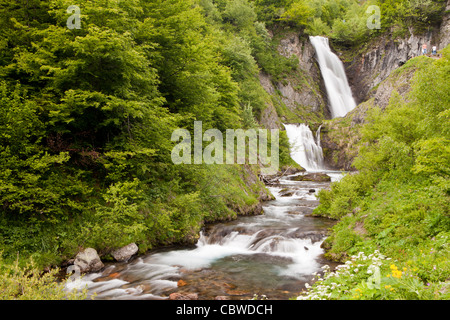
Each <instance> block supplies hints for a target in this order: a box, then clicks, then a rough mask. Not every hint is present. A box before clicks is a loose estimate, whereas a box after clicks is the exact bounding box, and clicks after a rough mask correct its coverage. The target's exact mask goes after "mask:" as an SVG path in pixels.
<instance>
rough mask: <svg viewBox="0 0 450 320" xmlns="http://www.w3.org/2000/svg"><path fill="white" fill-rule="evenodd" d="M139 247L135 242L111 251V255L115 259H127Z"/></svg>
mask: <svg viewBox="0 0 450 320" xmlns="http://www.w3.org/2000/svg"><path fill="white" fill-rule="evenodd" d="M138 250H139V248H138V246H137V245H136V244H135V243H130V244H129V245H127V246H125V247H122V248H120V249H117V250H116V251H114V252H113V253H112V256H113V257H114V259H115V260H116V261H128V260H129V259H130V258H131V257H132V256H133V255H135V254H136V253H137V252H138Z"/></svg>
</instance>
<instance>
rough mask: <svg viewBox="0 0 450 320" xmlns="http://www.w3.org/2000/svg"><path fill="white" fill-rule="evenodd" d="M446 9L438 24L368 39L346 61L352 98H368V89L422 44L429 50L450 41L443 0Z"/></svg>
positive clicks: (449, 17) (419, 51)
mask: <svg viewBox="0 0 450 320" xmlns="http://www.w3.org/2000/svg"><path fill="white" fill-rule="evenodd" d="M446 10H447V13H446V15H445V16H444V19H443V21H442V23H441V25H440V26H436V27H435V28H430V29H429V31H428V32H426V33H424V34H420V35H415V34H412V32H410V34H409V36H407V37H404V38H397V39H393V38H392V36H390V35H385V36H383V37H381V38H378V39H376V40H374V41H372V42H371V43H370V44H369V46H368V48H367V50H365V51H364V53H363V54H362V55H359V56H358V57H356V58H355V59H353V60H352V61H351V62H346V63H345V65H346V68H347V75H348V79H349V82H350V86H351V87H352V90H353V94H354V96H355V99H356V100H357V101H356V102H357V103H358V104H359V103H362V102H364V101H366V100H368V99H369V98H371V93H373V92H371V90H372V89H373V88H375V87H376V86H377V85H379V84H380V83H381V82H382V81H384V80H385V79H387V77H388V76H389V75H390V74H391V73H392V72H393V71H394V70H396V69H397V68H399V67H400V66H402V65H403V64H405V63H406V62H407V61H408V60H409V59H411V58H414V57H417V56H419V55H421V54H422V45H423V44H426V45H427V46H428V52H431V48H432V46H437V49H438V50H441V49H443V48H445V47H446V46H447V45H448V44H449V43H450V13H449V10H450V1H448V3H447V9H446Z"/></svg>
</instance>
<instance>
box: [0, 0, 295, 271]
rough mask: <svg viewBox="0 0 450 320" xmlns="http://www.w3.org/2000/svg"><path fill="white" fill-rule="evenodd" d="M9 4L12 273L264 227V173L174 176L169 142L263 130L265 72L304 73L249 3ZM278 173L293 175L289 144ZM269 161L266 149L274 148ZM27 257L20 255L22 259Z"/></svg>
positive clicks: (5, 157) (4, 29) (5, 120)
mask: <svg viewBox="0 0 450 320" xmlns="http://www.w3.org/2000/svg"><path fill="white" fill-rule="evenodd" d="M72 4H73V3H72V2H71V1H65V0H52V1H38V0H32V1H22V2H21V3H20V4H19V3H17V2H16V1H9V0H2V1H0V12H1V14H0V16H1V17H0V25H1V31H0V32H1V39H0V47H1V53H0V141H1V143H0V210H1V211H0V245H1V251H2V256H3V260H2V261H3V263H6V262H11V263H12V262H13V261H15V260H16V259H17V256H19V259H20V261H19V265H24V264H25V263H26V262H27V261H28V258H29V257H32V258H33V259H34V261H35V263H36V265H37V266H38V267H41V268H43V267H44V266H57V265H59V264H60V263H61V262H63V261H65V260H67V259H69V258H71V257H73V256H74V255H75V254H76V253H77V252H78V251H79V250H80V248H85V247H88V246H90V247H93V248H96V249H97V250H98V252H99V253H100V254H101V255H102V256H105V257H106V258H107V257H108V253H109V252H110V251H111V250H113V249H114V248H118V247H120V246H123V245H126V244H128V243H131V242H136V243H138V244H139V248H140V250H141V252H144V251H146V250H148V249H151V248H153V247H155V246H160V245H166V244H172V243H192V242H194V241H195V240H196V238H197V237H198V232H199V230H200V228H201V227H202V225H203V224H204V223H206V222H212V221H220V220H226V219H232V218H234V217H236V215H237V214H255V213H258V211H257V204H258V203H259V200H260V197H263V196H264V195H265V194H267V191H266V190H265V188H264V185H263V183H262V182H260V181H259V179H258V173H259V172H258V168H257V167H256V166H239V165H227V166H219V165H217V166H207V165H191V166H187V165H186V166H176V165H174V164H173V163H172V161H171V150H172V148H173V146H174V145H175V142H174V141H171V135H172V132H173V131H174V130H175V129H177V128H185V129H188V130H190V131H191V132H193V124H194V121H202V123H203V130H204V131H206V130H207V129H211V128H215V129H219V130H221V131H222V132H224V131H225V130H226V129H239V128H243V129H248V128H257V127H259V124H258V119H259V116H260V114H261V112H262V111H263V110H264V108H265V101H266V100H265V99H266V93H265V91H264V89H263V88H262V87H261V85H260V84H259V79H258V73H259V71H260V70H264V71H265V72H267V73H268V74H270V75H271V76H273V77H282V75H283V73H284V72H287V71H288V70H291V69H292V68H295V67H296V61H295V60H292V59H287V58H284V57H283V56H281V55H279V54H278V53H277V51H276V50H275V49H273V47H272V46H273V44H272V43H271V41H270V39H269V37H268V34H267V32H268V31H267V30H266V28H265V26H264V24H263V23H260V22H258V21H257V20H256V13H254V9H253V7H252V6H250V4H249V3H247V2H246V1H244V2H236V1H219V2H217V3H213V2H212V1H208V0H202V1H178V0H169V1H161V0H148V1H138V0H136V1H119V2H110V1H87V2H84V3H83V4H82V5H81V6H80V10H81V22H80V24H81V25H80V29H77V28H74V29H69V28H68V27H67V20H68V18H69V17H70V16H71V15H72V14H73V13H74V12H69V13H68V12H67V8H68V7H69V6H70V5H72ZM280 148H281V150H280V152H281V159H280V160H281V166H283V165H289V164H292V163H293V162H292V160H291V159H290V157H289V144H288V142H287V137H286V135H285V134H282V135H281V141H280ZM269 150H270V149H269ZM18 253H19V255H18Z"/></svg>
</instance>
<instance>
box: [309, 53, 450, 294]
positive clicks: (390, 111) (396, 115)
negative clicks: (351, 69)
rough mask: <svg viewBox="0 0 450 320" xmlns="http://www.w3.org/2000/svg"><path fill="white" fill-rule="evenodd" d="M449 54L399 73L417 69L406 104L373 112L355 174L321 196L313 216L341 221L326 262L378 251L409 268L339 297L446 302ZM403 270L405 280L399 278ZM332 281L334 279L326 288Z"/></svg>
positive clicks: (395, 98) (350, 285) (354, 285)
mask: <svg viewBox="0 0 450 320" xmlns="http://www.w3.org/2000/svg"><path fill="white" fill-rule="evenodd" d="M449 52H450V51H449V47H447V48H446V49H444V50H443V57H442V59H440V60H435V59H430V58H426V57H418V58H416V59H413V60H412V61H410V62H408V64H407V65H405V66H404V67H403V68H402V69H400V70H399V71H398V72H399V73H401V72H409V71H410V67H411V66H414V67H415V68H417V69H416V71H415V72H416V73H415V76H414V78H413V86H412V90H411V92H410V94H409V96H408V97H407V99H405V100H404V99H402V98H401V97H400V95H398V94H395V92H394V94H393V95H392V97H391V100H390V103H389V105H388V107H387V108H386V109H385V110H384V111H383V112H381V111H380V110H378V109H374V110H372V111H371V112H370V114H369V116H368V118H367V122H366V124H364V126H363V127H362V129H361V133H362V140H361V142H360V153H359V155H358V157H357V159H356V160H355V166H356V168H357V169H358V173H356V174H351V175H347V176H346V177H344V178H343V179H342V180H341V181H340V182H339V183H335V184H333V185H332V187H331V190H325V191H322V192H321V193H320V194H319V196H320V200H321V205H320V206H319V207H318V208H317V209H316V210H315V212H314V213H315V214H318V215H323V216H328V217H331V218H335V219H340V221H339V223H338V224H336V225H335V226H334V227H333V229H332V230H333V231H332V234H331V236H330V237H329V238H328V239H327V240H326V241H325V243H324V245H325V247H326V248H327V249H328V251H327V254H326V255H327V256H328V257H329V258H331V259H335V260H341V261H345V260H346V259H348V257H349V256H351V255H356V254H357V253H358V252H360V251H364V252H368V251H373V250H375V249H379V250H380V251H381V252H382V253H383V254H385V255H386V256H389V257H391V258H392V259H395V260H397V261H398V264H401V265H402V268H406V270H403V269H397V267H395V265H394V267H392V268H391V271H390V276H388V275H386V276H385V278H382V279H381V282H380V284H381V287H379V288H378V289H374V288H373V287H371V286H370V285H368V284H367V282H366V281H367V280H364V281H362V282H361V279H359V280H358V281H356V282H355V281H353V280H351V279H347V280H345V281H346V286H347V291H345V292H342V291H339V290H338V291H339V292H340V293H339V294H340V295H339V296H332V297H334V298H340V299H344V298H350V299H435V298H438V299H445V298H446V295H445V292H446V290H448V289H443V288H445V287H448V277H449V275H450V270H449V268H448V263H447V262H446V260H447V259H448V255H449V251H448V242H447V243H446V241H447V240H446V239H448V232H449V230H450V216H449V214H448V212H449V208H450V207H449V206H450V193H449V185H450V183H449V182H450V181H449V173H450V171H449V166H448V165H449V163H450V158H449V154H450V153H449V148H448V146H449V141H448V139H449V133H448V118H447V116H446V115H447V111H448V110H449V108H450V105H449V101H450V100H449V99H446V98H445V97H447V96H448V92H449V90H450V87H449V81H448V76H449V75H448V65H449V63H448V58H449ZM394 76H396V75H394ZM401 270H403V271H405V272H404V273H403V274H404V275H406V271H407V273H408V276H407V277H403V278H402V276H401V275H402V272H403V271H402V272H400V271H401ZM385 271H386V272H385V274H386V273H387V271H389V268H385ZM394 271H395V272H396V273H395V272H394ZM395 274H397V275H398V277H395V276H394V275H395ZM366 278H367V276H365V278H364V279H366ZM334 281H336V278H335V276H334V275H333V276H330V280H329V281H327V283H328V284H330V283H331V282H334ZM446 281H447V282H446ZM383 286H384V288H385V289H386V288H388V289H389V290H384V289H383ZM391 289H392V290H391ZM441 289H442V290H441ZM356 291H358V292H356ZM335 293H337V292H336V291H333V295H334V294H335ZM350 294H353V295H352V296H351V297H350Z"/></svg>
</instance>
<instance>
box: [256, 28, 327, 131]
mask: <svg viewBox="0 0 450 320" xmlns="http://www.w3.org/2000/svg"><path fill="white" fill-rule="evenodd" d="M278 51H279V53H280V54H281V55H283V56H285V57H287V58H289V57H291V56H293V55H294V56H296V57H297V58H298V60H299V65H298V70H297V71H295V72H293V73H292V74H289V75H287V76H286V77H285V78H284V79H283V80H281V81H274V80H273V79H271V78H270V77H269V76H268V75H266V74H264V73H261V74H260V77H259V78H260V83H261V85H262V86H263V88H264V89H265V90H266V92H267V93H268V94H269V95H270V97H271V101H269V102H268V103H267V108H266V110H264V111H263V113H262V115H261V119H260V122H261V124H263V125H264V126H265V127H266V128H280V129H283V126H282V123H283V122H285V123H305V122H321V121H322V120H323V119H327V118H330V112H329V110H328V107H327V105H328V103H327V95H326V93H325V92H326V91H325V86H324V83H323V80H322V77H321V74H320V69H319V67H318V65H317V62H316V59H315V50H314V48H313V47H312V45H311V44H310V42H309V40H308V39H301V38H300V37H299V36H298V34H296V33H290V34H287V35H285V36H284V37H283V38H282V39H281V40H280V43H279V46H278Z"/></svg>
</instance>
